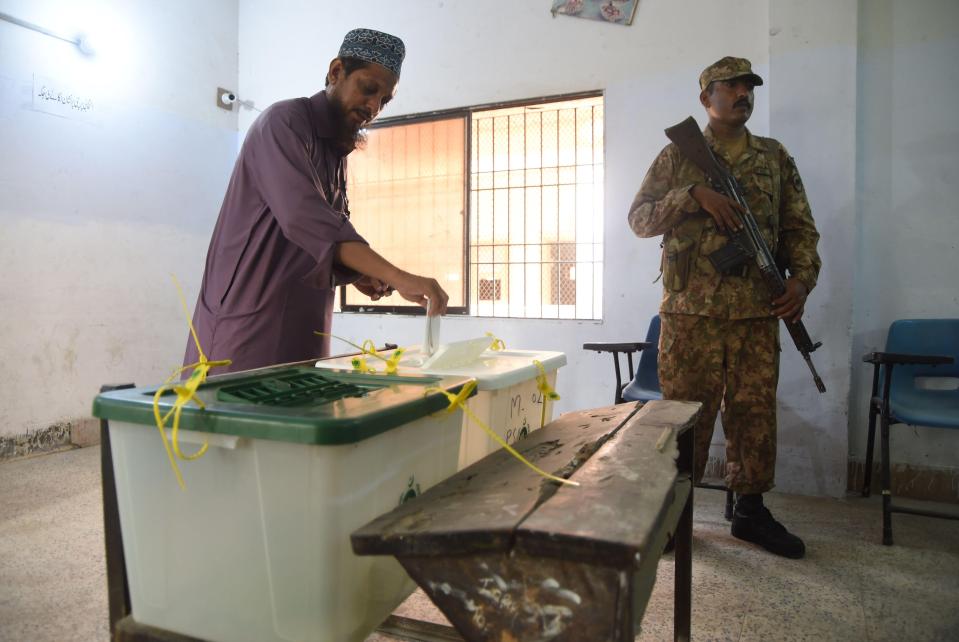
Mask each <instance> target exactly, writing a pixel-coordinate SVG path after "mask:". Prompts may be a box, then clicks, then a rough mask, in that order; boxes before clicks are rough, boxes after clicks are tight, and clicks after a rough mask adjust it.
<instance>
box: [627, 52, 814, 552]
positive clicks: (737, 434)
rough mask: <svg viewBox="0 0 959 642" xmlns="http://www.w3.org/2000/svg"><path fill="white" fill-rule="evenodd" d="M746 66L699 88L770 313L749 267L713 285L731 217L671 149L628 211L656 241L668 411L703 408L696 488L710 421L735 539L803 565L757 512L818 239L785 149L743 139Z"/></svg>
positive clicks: (731, 210)
mask: <svg viewBox="0 0 959 642" xmlns="http://www.w3.org/2000/svg"><path fill="white" fill-rule="evenodd" d="M762 84H763V81H762V78H760V77H759V76H758V75H756V74H754V73H753V71H752V67H751V65H750V63H749V61H748V60H746V59H744V58H732V57H726V58H723V59H721V60H719V61H717V62H716V63H714V64H712V65H710V66H709V67H707V68H706V69H705V70H704V71H703V72H702V74H701V75H700V77H699V86H700V90H701V93H700V95H699V100H700V102H701V103H702V105H703V107H704V108H705V109H706V112H707V114H708V116H709V124H708V125H707V126H706V129H705V130H704V132H703V134H704V136H705V138H706V140H707V142H708V143H709V145H710V147H711V148H712V150H713V153H714V154H715V155H716V157H717V158H718V159H720V162H724V163H725V164H726V165H727V166H728V167H729V169H730V170H731V172H732V174H733V175H734V176H735V177H736V179H737V180H738V181H739V183H740V185H742V187H743V191H744V194H745V198H746V201H747V202H748V204H749V207H750V209H751V210H752V213H753V215H754V217H755V219H756V222H757V224H758V225H759V228H760V231H761V232H762V234H763V236H764V237H765V239H766V243H767V244H768V245H769V248H770V249H771V250H772V251H773V252H774V253H775V255H776V259H777V263H778V264H779V265H781V266H783V267H785V268H786V269H787V270H788V273H787V276H788V278H787V279H786V292H785V294H783V295H782V296H781V297H779V298H778V299H775V300H773V301H772V302H770V299H769V294H768V292H767V290H766V287H765V285H764V283H763V281H762V278H761V277H760V275H759V272H758V270H757V268H756V267H755V265H746V266H740V267H739V268H737V269H735V270H734V271H730V272H728V273H719V272H717V271H716V269H715V268H714V267H713V265H712V263H710V261H709V259H708V258H707V257H708V255H709V254H710V253H712V252H713V251H715V250H717V249H719V248H720V247H722V246H723V245H725V244H726V242H727V241H728V236H727V235H726V231H727V230H733V229H739V228H740V227H741V225H742V224H741V222H740V220H739V217H738V214H737V212H739V211H741V208H740V207H739V205H738V204H737V203H736V202H735V201H733V200H732V199H730V198H727V197H726V196H724V195H722V194H720V193H718V192H716V191H714V190H713V189H711V188H710V187H709V186H708V185H707V184H706V179H705V176H704V175H703V172H702V171H700V170H699V169H698V168H697V167H696V166H695V165H693V163H692V162H690V161H689V160H687V159H686V158H684V157H683V156H682V154H681V153H680V151H679V149H678V148H677V147H676V145H675V144H672V143H670V144H669V145H667V146H666V148H665V149H663V151H662V152H660V154H659V156H657V157H656V160H655V161H653V164H652V166H651V167H650V169H649V172H648V173H647V174H646V178H645V179H644V180H643V184H642V187H641V188H640V190H639V193H638V194H637V195H636V198H635V200H634V201H633V204H632V206H631V207H630V210H629V225H630V227H631V228H632V230H633V232H635V233H636V235H637V236H640V237H651V236H658V235H660V234H662V235H663V259H662V278H663V300H662V305H661V307H660V311H661V317H662V330H661V334H660V344H659V379H660V385H661V387H662V390H663V397H664V398H665V399H680V400H690V401H700V402H702V404H703V412H702V415H701V416H700V419H699V422H698V424H697V425H696V428H695V440H696V461H695V476H696V479H695V481H697V482H698V481H699V480H701V479H702V477H703V474H704V472H705V469H706V461H707V458H708V454H709V444H710V441H711V439H712V433H713V426H714V424H715V421H716V414H717V412H719V411H720V408H721V409H722V424H723V432H724V433H725V435H726V475H725V481H726V486H727V487H728V488H730V489H732V490H733V491H735V492H736V493H737V495H738V499H737V502H736V508H735V512H734V515H733V520H732V534H733V535H734V536H735V537H737V538H739V539H743V540H746V541H749V542H754V543H756V544H759V545H760V546H762V547H763V548H765V549H766V550H768V551H770V552H772V553H775V554H777V555H783V556H785V557H791V558H795V559H798V558H801V557H803V555H804V554H805V550H806V549H805V545H804V544H803V542H802V540H801V539H800V538H798V537H796V536H795V535H793V534H791V533H789V532H788V531H787V530H786V528H785V527H784V526H783V525H782V524H780V523H779V522H777V521H776V520H775V519H774V518H773V516H772V515H771V514H770V512H769V510H768V509H767V508H766V507H765V506H763V500H762V493H764V492H766V491H768V490H770V489H771V488H772V487H773V480H774V478H775V469H776V387H777V384H778V380H779V321H778V319H783V320H784V321H785V322H786V323H793V322H796V321H798V320H799V319H801V318H802V313H803V309H804V306H805V301H806V297H807V296H808V295H809V292H810V291H811V290H812V289H813V287H815V285H816V279H817V278H818V275H819V269H820V266H821V264H822V263H821V261H820V258H819V254H818V253H817V251H816V245H817V243H818V241H819V233H818V232H817V231H816V225H815V222H814V221H813V218H812V213H811V212H810V209H809V202H808V200H807V199H806V193H805V190H804V189H803V184H802V180H801V179H800V177H799V170H798V169H797V168H796V163H795V161H793V159H792V157H791V156H790V155H789V153H788V152H787V151H786V148H785V147H783V145H782V144H781V143H779V142H778V141H776V140H774V139H772V138H762V137H760V136H754V135H753V134H752V133H750V132H749V130H748V129H746V121H748V120H749V117H750V115H752V110H753V105H754V102H753V101H754V97H753V88H754V87H756V86H757V85H762Z"/></svg>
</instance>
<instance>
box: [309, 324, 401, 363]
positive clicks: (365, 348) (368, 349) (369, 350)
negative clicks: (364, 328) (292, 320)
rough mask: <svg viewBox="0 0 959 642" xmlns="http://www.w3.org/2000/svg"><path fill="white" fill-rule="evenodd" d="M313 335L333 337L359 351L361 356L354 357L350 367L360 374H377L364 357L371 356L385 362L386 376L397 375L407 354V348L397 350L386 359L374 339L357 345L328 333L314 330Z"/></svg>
mask: <svg viewBox="0 0 959 642" xmlns="http://www.w3.org/2000/svg"><path fill="white" fill-rule="evenodd" d="M313 334H315V335H317V336H321V337H331V338H333V339H338V340H340V341H342V342H343V343H347V344H349V345H351V346H353V347H354V348H356V349H357V350H359V351H360V354H359V355H357V356H355V357H353V359H352V361H350V365H352V366H353V369H354V370H359V371H360V372H363V373H366V374H376V368H374V367H373V366H371V365H370V364H368V363H367V362H366V357H364V356H363V355H369V356H371V357H375V358H377V359H379V360H380V361H383V362H384V363H385V364H386V366H385V368H384V372H386V374H396V369H397V367H399V365H400V359H401V358H402V357H403V353H404V352H406V348H397V349H396V350H394V351H393V354H392V355H390V356H389V357H384V356H383V355H381V354H380V353H379V352H377V350H376V344H375V343H373V340H372V339H367V340H366V341H364V342H363V345H356V344H355V343H353V342H352V341H349V340H347V339H344V338H343V337H338V336H336V335H335V334H330V333H328V332H319V331H317V330H314V331H313Z"/></svg>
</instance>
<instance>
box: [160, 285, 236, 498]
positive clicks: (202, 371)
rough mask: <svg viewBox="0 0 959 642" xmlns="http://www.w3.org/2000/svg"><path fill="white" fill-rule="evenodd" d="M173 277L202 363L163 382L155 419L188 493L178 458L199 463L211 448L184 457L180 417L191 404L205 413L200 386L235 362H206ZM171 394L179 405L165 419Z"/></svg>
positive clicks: (186, 367)
mask: <svg viewBox="0 0 959 642" xmlns="http://www.w3.org/2000/svg"><path fill="white" fill-rule="evenodd" d="M170 276H171V278H172V279H173V285H174V286H176V290H177V294H178V295H179V297H180V305H181V306H182V307H183V314H184V316H186V322H187V325H188V326H190V336H192V337H193V342H194V343H195V344H196V351H197V354H198V355H199V356H200V360H199V361H197V362H196V363H191V364H190V365H188V366H183V367H182V368H177V369H176V370H175V371H174V372H173V374H172V375H170V376H169V377H168V378H167V380H166V381H164V382H163V385H162V386H160V387H159V388H157V391H156V393H155V394H154V395H153V417H154V418H155V419H156V423H157V429H158V430H159V431H160V438H161V439H162V440H163V449H164V450H166V455H167V459H169V460H170V467H171V468H172V469H173V473H174V474H175V475H176V480H177V483H178V484H179V485H180V488H181V489H183V490H186V484H185V483H184V482H183V475H182V474H181V473H180V468H179V466H177V463H176V457H179V458H180V459H183V460H185V461H193V460H194V459H199V458H200V457H202V456H203V455H204V454H206V451H207V447H208V446H209V444H207V443H206V442H204V444H203V446H201V447H200V449H199V450H198V451H197V452H195V453H193V454H192V455H185V454H183V451H181V450H180V444H179V442H178V441H177V435H178V433H179V430H180V414H181V413H182V412H183V406H185V405H186V404H188V403H189V402H191V401H192V402H193V403H195V404H196V405H197V406H199V407H200V408H201V409H203V408H206V406H205V405H204V404H203V402H202V401H201V400H200V399H199V397H197V396H196V391H197V389H199V387H200V385H201V384H202V383H203V382H204V381H206V375H207V373H208V372H209V371H210V369H211V368H216V367H218V366H228V365H230V364H231V363H232V361H231V360H230V359H221V360H219V361H210V360H208V359H207V358H206V355H205V354H204V353H203V348H201V347H200V339H199V338H198V337H197V336H196V329H195V328H194V327H193V321H192V320H191V319H190V311H189V310H188V309H187V305H186V299H185V298H184V296H183V288H181V287H180V282H179V281H177V278H176V276H174V275H170ZM190 368H193V369H194V370H193V372H192V373H191V374H190V377H189V378H188V379H187V380H186V381H185V382H183V383H182V384H177V383H174V382H175V381H176V380H177V378H178V377H179V376H180V373H182V372H185V371H187V370H189V369H190ZM167 390H173V392H175V393H176V401H174V402H173V407H172V408H170V410H169V411H168V412H167V413H166V414H165V415H162V414H160V397H162V396H163V393H165V392H166V391H167ZM171 415H172V416H173V427H172V434H171V436H170V440H169V441H168V440H167V436H166V422H167V421H169V420H170V416H171ZM171 442H172V443H171ZM174 455H175V456H174Z"/></svg>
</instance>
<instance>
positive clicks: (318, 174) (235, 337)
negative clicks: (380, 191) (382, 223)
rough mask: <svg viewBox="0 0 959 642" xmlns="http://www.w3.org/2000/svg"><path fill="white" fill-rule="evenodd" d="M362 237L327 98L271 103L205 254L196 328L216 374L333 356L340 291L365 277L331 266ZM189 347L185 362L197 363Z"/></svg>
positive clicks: (236, 171) (250, 138)
mask: <svg viewBox="0 0 959 642" xmlns="http://www.w3.org/2000/svg"><path fill="white" fill-rule="evenodd" d="M345 241H359V242H363V243H365V242H366V241H364V239H363V238H362V237H361V236H360V235H359V234H358V233H357V231H356V230H355V229H354V228H353V225H352V224H351V223H350V220H349V210H348V207H347V199H346V158H345V156H342V155H341V154H340V153H338V152H337V149H336V147H335V146H334V144H333V129H332V122H331V117H330V105H329V102H328V100H327V96H326V92H320V93H318V94H316V95H315V96H313V97H312V98H298V99H294V100H285V101H282V102H278V103H276V104H274V105H271V106H270V107H269V108H268V109H266V110H265V111H264V112H263V113H262V114H261V115H260V116H259V117H258V118H257V119H256V121H255V122H254V123H253V125H252V127H250V131H249V133H248V134H247V136H246V140H245V141H244V143H243V148H242V150H241V151H240V156H239V158H238V159H237V161H236V166H235V167H234V168H233V176H232V177H231V178H230V185H229V187H228V188H227V192H226V196H225V197H224V199H223V206H222V208H221V209H220V216H219V218H218V219H217V222H216V227H215V228H214V230H213V238H212V240H211V241H210V248H209V250H208V252H207V258H206V270H205V272H204V274H203V284H202V286H201V288H200V295H199V297H198V300H197V305H196V311H195V312H194V315H193V324H194V327H195V328H196V330H197V335H198V336H199V339H200V344H201V346H202V347H203V351H204V352H205V353H206V356H207V358H209V359H210V360H215V359H232V361H233V363H232V365H230V366H229V367H228V368H222V369H221V368H217V369H216V371H215V373H216V372H221V373H222V372H226V371H228V370H229V371H236V370H248V369H250V368H258V367H261V366H267V365H272V364H276V363H287V362H290V361H302V360H305V359H311V358H314V357H320V356H327V355H328V354H329V346H330V341H329V338H327V337H319V336H317V335H315V334H314V331H316V330H319V331H321V332H329V331H330V327H331V323H332V318H333V296H334V292H335V286H337V285H342V284H345V283H350V282H352V281H354V280H356V279H357V278H358V277H359V275H358V274H357V273H356V272H353V271H352V270H349V269H347V268H345V267H344V266H342V265H338V264H335V263H334V259H333V255H334V253H335V246H336V244H337V243H342V242H345ZM198 358H199V357H198V356H197V352H196V346H194V344H193V339H192V338H189V339H188V342H187V349H186V356H185V359H184V363H185V364H190V363H194V362H195V361H197V360H198Z"/></svg>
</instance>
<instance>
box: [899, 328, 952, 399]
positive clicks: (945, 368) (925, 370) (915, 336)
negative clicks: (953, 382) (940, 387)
mask: <svg viewBox="0 0 959 642" xmlns="http://www.w3.org/2000/svg"><path fill="white" fill-rule="evenodd" d="M886 352H894V353H900V354H935V355H943V356H947V357H952V358H953V359H955V361H954V362H953V363H952V364H949V365H941V366H927V365H915V366H896V367H895V368H893V371H892V379H893V386H896V385H902V384H903V383H907V382H908V385H910V386H911V385H912V382H911V380H912V379H913V378H914V377H959V319H900V320H898V321H893V323H892V325H890V326H889V335H888V336H887V337H886Z"/></svg>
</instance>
